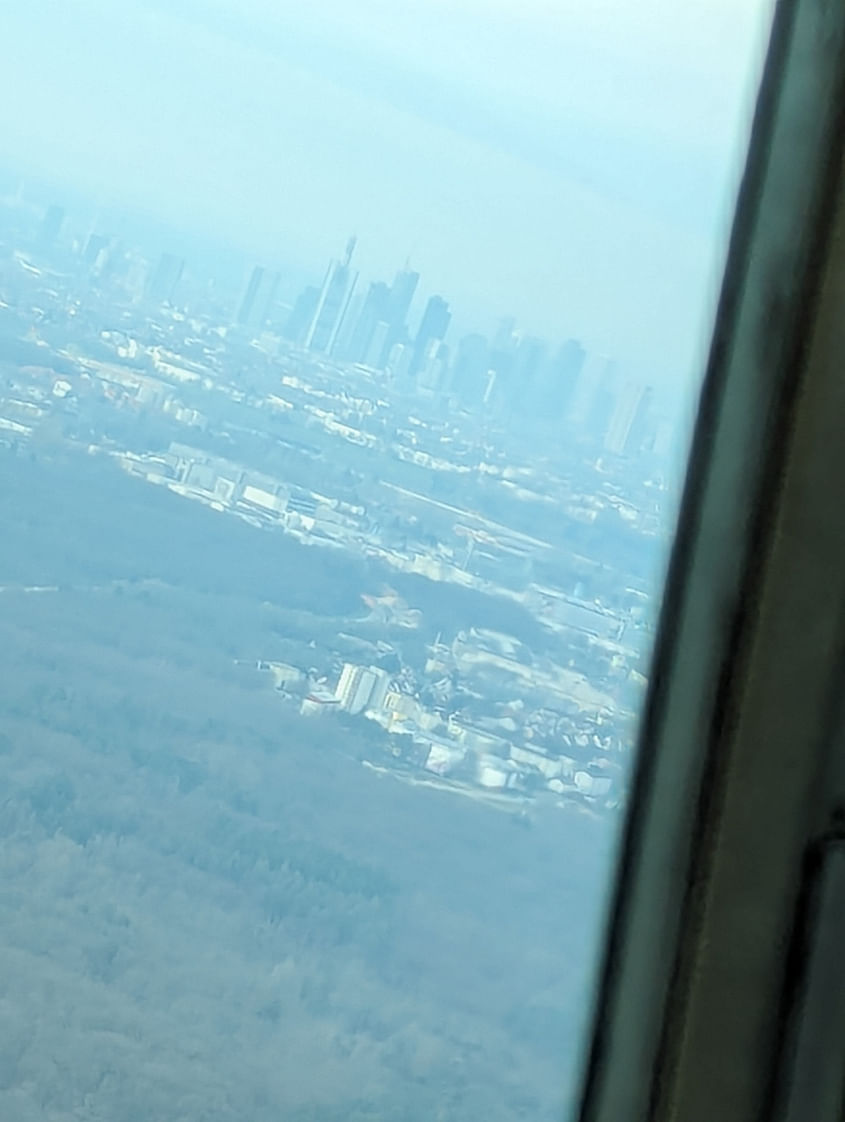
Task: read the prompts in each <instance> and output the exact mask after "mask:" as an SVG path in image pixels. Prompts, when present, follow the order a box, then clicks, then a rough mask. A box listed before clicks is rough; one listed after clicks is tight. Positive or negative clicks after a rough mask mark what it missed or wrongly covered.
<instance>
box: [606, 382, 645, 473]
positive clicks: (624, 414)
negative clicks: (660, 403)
mask: <svg viewBox="0 0 845 1122" xmlns="http://www.w3.org/2000/svg"><path fill="white" fill-rule="evenodd" d="M653 398H654V391H653V390H652V388H651V387H650V386H639V385H636V384H634V383H632V382H628V383H627V384H626V385H625V386H624V387H623V388H622V392H621V393H620V394H619V396H618V398H617V401H616V408H615V410H614V413H613V416H612V417H611V420H610V424H609V426H608V429H607V433H606V434H605V438H604V447H605V448H606V449H607V451H608V452H613V453H614V454H615V455H617V456H624V455H635V454H636V453H638V452H641V451H643V449H644V447H645V445H646V444H647V443H648V441H649V436H650V434H651V433H650V430H651V429H652V423H651V407H652V401H653Z"/></svg>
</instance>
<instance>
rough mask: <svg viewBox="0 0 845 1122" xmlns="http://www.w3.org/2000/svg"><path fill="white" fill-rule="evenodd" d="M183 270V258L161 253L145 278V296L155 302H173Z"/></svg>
mask: <svg viewBox="0 0 845 1122" xmlns="http://www.w3.org/2000/svg"><path fill="white" fill-rule="evenodd" d="M184 271H185V260H184V258H182V257H176V256H175V255H174V254H172V253H163V254H162V255H161V257H160V258H159V259H158V264H157V265H156V267H155V269H153V271H152V272H151V273H150V275H149V278H148V280H147V286H146V292H145V295H146V298H147V299H148V300H149V301H151V302H152V303H155V304H173V303H174V302H175V299H176V289H177V287H178V285H179V282H180V281H181V279H182V274H183V272H184Z"/></svg>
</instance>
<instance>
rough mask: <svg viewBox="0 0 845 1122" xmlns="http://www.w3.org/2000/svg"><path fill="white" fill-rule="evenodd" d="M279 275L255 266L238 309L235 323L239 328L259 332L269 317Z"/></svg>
mask: <svg viewBox="0 0 845 1122" xmlns="http://www.w3.org/2000/svg"><path fill="white" fill-rule="evenodd" d="M279 280H280V277H279V274H278V273H277V272H272V271H270V270H267V269H265V268H263V267H262V266H261V265H256V266H255V268H254V269H253V270H252V275H251V276H250V278H249V284H248V285H247V287H246V292H245V293H244V295H243V299H242V300H241V303H240V307H239V308H238V315H237V322H238V324H239V325H240V326H241V327H252V328H255V329H256V330H260V329H261V328H262V327H263V326H264V324H265V323H266V322H267V319H268V317H269V315H270V309H271V307H272V305H273V301H274V300H275V298H276V292H277V290H278V287H279Z"/></svg>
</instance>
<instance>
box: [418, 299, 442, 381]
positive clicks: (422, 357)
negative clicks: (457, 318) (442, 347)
mask: <svg viewBox="0 0 845 1122" xmlns="http://www.w3.org/2000/svg"><path fill="white" fill-rule="evenodd" d="M451 321H452V313H451V312H450V311H449V305H448V303H447V302H446V301H445V300H444V299H443V297H442V296H432V297H431V298H430V299H429V301H428V303H427V304H426V306H425V311H424V312H423V316H422V319H421V321H420V326H419V330H418V331H417V335H416V338H415V339H414V346H413V351H412V355H411V361H410V364H409V367H408V376H409V377H410V378H415V377H416V376H417V374H418V373H419V372H420V370H421V369H422V367H423V365H424V363H425V362H426V360H427V359H431V358H434V357H436V353H437V345H438V344H439V343H441V342H442V341H443V339H444V338H445V337H446V332H447V331H448V329H449V324H450V323H451ZM432 347H434V350H432Z"/></svg>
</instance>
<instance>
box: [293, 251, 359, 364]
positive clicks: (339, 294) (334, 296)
mask: <svg viewBox="0 0 845 1122" xmlns="http://www.w3.org/2000/svg"><path fill="white" fill-rule="evenodd" d="M355 241H356V239H355V238H354V237H351V238H350V239H349V241H348V242H347V244H346V252H345V253H344V255H343V259H342V260H341V261H331V262H330V263H329V268H328V271H327V272H326V277H325V280H324V281H323V287H322V289H321V291H320V298H319V300H318V301H317V309H316V311H315V313H314V318H313V320H312V322H311V326H310V328H309V330H308V334H307V335H306V337H305V346H306V347H307V348H308V349H309V350H311V351H318V352H320V353H322V354H331V353H332V349H333V347H334V344H335V340H336V339H337V334H338V331H339V330H340V328H341V325H342V324H343V319H344V316H345V315H346V310H347V308H348V307H349V301H350V299H351V298H352V293H353V291H354V289H355V283H356V281H357V279H358V274H357V273H353V271H352V269H351V261H352V254H353V253H354V251H355Z"/></svg>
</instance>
